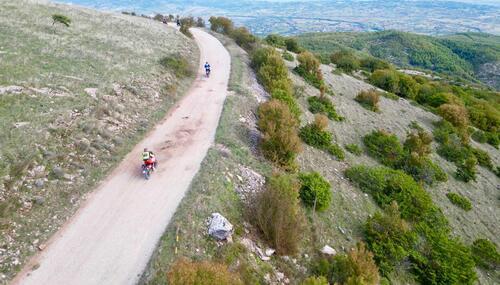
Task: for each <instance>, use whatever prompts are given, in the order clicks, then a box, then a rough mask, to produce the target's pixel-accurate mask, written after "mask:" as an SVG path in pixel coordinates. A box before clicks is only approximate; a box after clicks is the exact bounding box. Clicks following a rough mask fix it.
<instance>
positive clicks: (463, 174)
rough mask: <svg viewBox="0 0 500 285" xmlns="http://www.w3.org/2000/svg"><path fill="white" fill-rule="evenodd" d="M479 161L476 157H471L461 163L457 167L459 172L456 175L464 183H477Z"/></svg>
mask: <svg viewBox="0 0 500 285" xmlns="http://www.w3.org/2000/svg"><path fill="white" fill-rule="evenodd" d="M476 165H477V159H476V158H475V157H473V156H472V157H469V158H467V159H466V160H465V161H463V162H460V163H459V164H458V165H457V172H456V173H455V175H456V177H457V179H459V180H462V181H464V182H469V181H471V180H472V181H476V175H477V169H476Z"/></svg>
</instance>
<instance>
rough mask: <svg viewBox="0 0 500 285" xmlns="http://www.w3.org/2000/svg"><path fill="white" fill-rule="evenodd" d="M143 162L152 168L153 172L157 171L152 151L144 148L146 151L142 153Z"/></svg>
mask: <svg viewBox="0 0 500 285" xmlns="http://www.w3.org/2000/svg"><path fill="white" fill-rule="evenodd" d="M142 161H143V162H144V165H146V166H151V167H152V168H153V170H155V169H156V157H155V154H154V153H153V152H152V151H150V150H148V148H144V151H143V152H142Z"/></svg>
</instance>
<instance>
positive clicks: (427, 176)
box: [400, 154, 448, 185]
mask: <svg viewBox="0 0 500 285" xmlns="http://www.w3.org/2000/svg"><path fill="white" fill-rule="evenodd" d="M400 168H401V169H402V170H403V171H404V172H406V173H408V174H409V175H411V176H412V177H413V178H414V179H415V180H417V181H422V182H424V183H426V184H428V185H433V184H434V183H435V182H445V181H447V180H448V176H447V175H446V172H444V170H443V169H442V168H441V167H439V166H438V165H437V164H435V163H434V162H432V160H430V159H429V158H428V157H424V158H420V157H418V156H415V155H414V154H406V155H405V158H404V159H403V162H402V165H401V166H400Z"/></svg>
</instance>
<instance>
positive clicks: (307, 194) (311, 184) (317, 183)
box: [299, 172, 332, 211]
mask: <svg viewBox="0 0 500 285" xmlns="http://www.w3.org/2000/svg"><path fill="white" fill-rule="evenodd" d="M299 180H300V183H301V187H300V198H301V199H302V202H304V204H305V205H307V206H309V207H312V208H314V209H315V210H316V211H323V210H325V209H326V208H328V207H329V206H330V202H331V201H332V191H331V185H330V182H328V181H327V180H326V179H325V178H323V177H322V176H321V174H319V173H318V172H311V173H301V174H299Z"/></svg>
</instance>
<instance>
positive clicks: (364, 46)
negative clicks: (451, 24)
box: [298, 31, 500, 89]
mask: <svg viewBox="0 0 500 285" xmlns="http://www.w3.org/2000/svg"><path fill="white" fill-rule="evenodd" d="M298 40H299V42H300V44H301V45H302V46H304V47H305V48H306V49H310V50H312V51H314V52H316V53H319V54H322V55H327V56H329V55H330V54H331V53H332V52H334V51H338V50H342V49H354V50H357V51H359V52H362V53H366V54H371V55H373V56H376V57H379V58H382V59H386V60H389V61H390V62H392V63H394V64H396V65H398V66H401V67H417V68H423V69H429V70H433V71H436V72H439V73H445V74H450V75H453V76H457V77H464V78H465V79H469V80H474V79H481V80H483V81H484V82H485V83H488V84H489V85H490V86H493V87H495V88H497V89H498V88H499V87H500V81H498V75H495V72H494V70H492V69H493V68H495V66H498V62H500V37H499V36H494V35H488V34H478V33H463V34H456V35H451V36H445V37H431V36H424V35H417V34H411V33H404V32H396V31H384V32H375V33H312V34H304V35H301V36H299V37H298ZM492 71H493V72H492Z"/></svg>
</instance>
